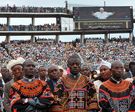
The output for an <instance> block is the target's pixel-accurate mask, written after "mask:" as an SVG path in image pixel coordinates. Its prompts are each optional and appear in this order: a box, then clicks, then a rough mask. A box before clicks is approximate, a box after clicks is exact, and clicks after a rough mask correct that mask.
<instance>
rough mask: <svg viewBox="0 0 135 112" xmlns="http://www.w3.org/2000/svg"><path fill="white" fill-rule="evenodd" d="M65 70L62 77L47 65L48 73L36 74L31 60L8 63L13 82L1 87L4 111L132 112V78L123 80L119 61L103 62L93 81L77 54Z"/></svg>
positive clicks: (134, 102)
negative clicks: (66, 71) (66, 72)
mask: <svg viewBox="0 0 135 112" xmlns="http://www.w3.org/2000/svg"><path fill="white" fill-rule="evenodd" d="M133 65H134V66H135V64H133ZM67 66H68V68H69V70H70V71H69V73H68V74H61V73H60V68H59V67H58V66H56V65H50V66H49V67H48V70H47V69H46V68H45V67H44V66H40V67H39V68H38V70H37V67H36V64H35V63H34V62H33V61H31V60H24V59H23V58H18V59H16V60H11V61H9V63H8V64H7V69H8V70H9V72H10V73H12V80H10V81H8V82H6V83H5V84H4V87H3V90H4V93H3V95H2V97H3V100H4V101H3V103H2V104H3V107H4V109H3V111H5V112H135V81H134V77H133V76H134V75H135V74H134V72H132V76H131V75H130V77H128V75H126V76H127V77H124V76H125V68H124V64H123V63H122V62H121V61H114V62H112V63H109V62H106V61H104V60H102V62H101V63H100V65H99V71H100V75H99V76H98V77H97V78H96V79H95V80H92V78H91V75H90V74H91V72H90V68H89V67H88V66H87V65H82V63H81V59H80V56H78V54H77V53H75V54H73V55H72V56H70V57H69V58H68V60H67ZM131 68H134V67H133V66H132V67H131Z"/></svg>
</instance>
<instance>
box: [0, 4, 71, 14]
mask: <svg viewBox="0 0 135 112" xmlns="http://www.w3.org/2000/svg"><path fill="white" fill-rule="evenodd" d="M67 11H68V10H67V9H66V8H64V7H34V6H33V7H32V6H25V5H24V6H16V5H13V6H10V5H9V4H7V6H1V7H0V12H16V13H67Z"/></svg>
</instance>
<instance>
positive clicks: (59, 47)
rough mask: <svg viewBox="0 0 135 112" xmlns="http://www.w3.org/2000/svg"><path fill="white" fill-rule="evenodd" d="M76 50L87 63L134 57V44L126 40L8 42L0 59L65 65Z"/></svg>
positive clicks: (123, 59)
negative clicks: (19, 59) (21, 58)
mask: <svg viewBox="0 0 135 112" xmlns="http://www.w3.org/2000/svg"><path fill="white" fill-rule="evenodd" d="M74 52H77V53H79V54H80V55H81V57H82V58H83V61H85V62H87V64H88V65H94V66H95V65H96V64H97V63H98V60H99V58H102V59H104V60H106V61H109V62H112V61H113V60H117V59H120V60H122V61H123V62H124V63H125V62H129V61H132V60H134V59H135V55H134V54H135V46H134V45H132V43H129V42H127V41H124V42H117V41H111V42H108V43H104V42H103V41H90V42H88V41H87V43H86V44H84V45H82V44H81V43H77V42H71V43H64V42H60V43H58V44H56V43H52V42H50V43H46V42H45V43H29V42H28V43H27V42H23V43H19V44H18V43H17V42H15V43H14V42H13V43H8V44H5V45H4V47H1V50H0V57H1V59H0V61H1V63H2V62H5V61H8V60H10V59H12V58H13V59H14V58H15V59H16V58H17V57H24V58H26V59H28V58H31V59H32V60H34V61H36V62H37V63H40V64H41V63H42V65H49V64H51V63H54V64H56V65H60V66H63V67H64V68H66V66H65V61H66V59H67V57H68V56H69V55H71V54H72V53H74Z"/></svg>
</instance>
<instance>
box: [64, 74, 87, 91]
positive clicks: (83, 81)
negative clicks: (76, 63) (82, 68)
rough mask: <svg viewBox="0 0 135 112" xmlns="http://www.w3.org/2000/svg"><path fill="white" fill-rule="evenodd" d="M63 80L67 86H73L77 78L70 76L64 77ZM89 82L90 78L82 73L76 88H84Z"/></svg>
mask: <svg viewBox="0 0 135 112" xmlns="http://www.w3.org/2000/svg"><path fill="white" fill-rule="evenodd" d="M62 81H63V82H64V85H65V86H66V87H67V88H73V87H74V85H75V83H76V82H77V80H74V79H71V78H70V77H62ZM87 84H88V78H87V77H85V76H84V75H81V77H80V79H79V81H78V83H77V85H76V87H75V88H76V89H79V88H83V87H84V86H86V85H87Z"/></svg>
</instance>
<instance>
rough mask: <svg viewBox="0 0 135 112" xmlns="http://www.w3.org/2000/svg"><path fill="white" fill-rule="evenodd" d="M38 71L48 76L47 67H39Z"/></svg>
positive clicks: (41, 74)
mask: <svg viewBox="0 0 135 112" xmlns="http://www.w3.org/2000/svg"><path fill="white" fill-rule="evenodd" d="M38 73H39V76H40V77H46V76H47V69H46V68H45V67H39V69H38Z"/></svg>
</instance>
